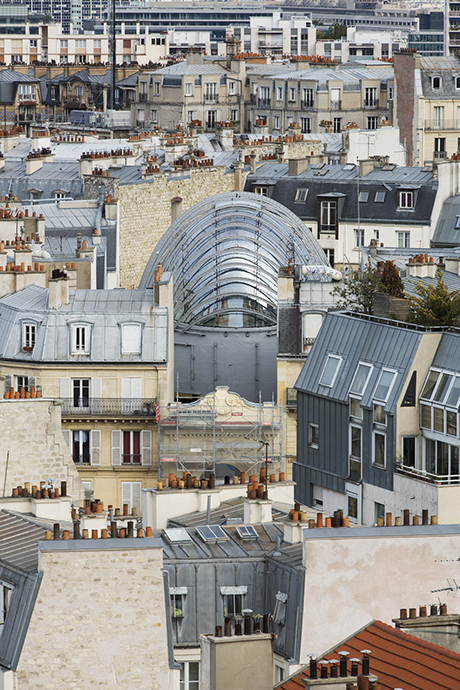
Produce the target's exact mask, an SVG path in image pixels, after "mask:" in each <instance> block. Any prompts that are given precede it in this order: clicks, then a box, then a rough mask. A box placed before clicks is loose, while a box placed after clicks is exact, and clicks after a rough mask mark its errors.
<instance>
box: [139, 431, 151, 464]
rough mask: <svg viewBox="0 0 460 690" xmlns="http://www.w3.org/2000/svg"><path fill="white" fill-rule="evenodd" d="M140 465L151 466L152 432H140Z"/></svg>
mask: <svg viewBox="0 0 460 690" xmlns="http://www.w3.org/2000/svg"><path fill="white" fill-rule="evenodd" d="M141 439H142V464H143V465H151V464H152V432H151V431H142V432H141Z"/></svg>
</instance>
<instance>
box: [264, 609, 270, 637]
mask: <svg viewBox="0 0 460 690" xmlns="http://www.w3.org/2000/svg"><path fill="white" fill-rule="evenodd" d="M262 632H263V633H269V632H270V615H269V614H268V613H264V617H263V619H262Z"/></svg>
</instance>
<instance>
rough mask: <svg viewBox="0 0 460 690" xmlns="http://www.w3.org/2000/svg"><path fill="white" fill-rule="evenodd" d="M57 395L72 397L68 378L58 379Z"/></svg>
mask: <svg viewBox="0 0 460 690" xmlns="http://www.w3.org/2000/svg"><path fill="white" fill-rule="evenodd" d="M59 397H61V398H63V399H67V400H68V399H69V398H71V397H72V393H71V386H70V378H68V379H67V378H66V379H59Z"/></svg>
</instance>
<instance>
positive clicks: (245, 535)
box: [236, 525, 257, 539]
mask: <svg viewBox="0 0 460 690" xmlns="http://www.w3.org/2000/svg"><path fill="white" fill-rule="evenodd" d="M236 531H237V532H238V536H239V537H240V538H241V539H257V532H256V530H255V528H254V527H253V526H252V525H241V526H240V527H237V528H236Z"/></svg>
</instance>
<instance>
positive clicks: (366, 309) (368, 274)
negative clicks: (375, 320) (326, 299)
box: [332, 264, 381, 315]
mask: <svg viewBox="0 0 460 690" xmlns="http://www.w3.org/2000/svg"><path fill="white" fill-rule="evenodd" d="M380 287H381V281H380V274H379V272H378V271H377V270H376V269H374V268H372V266H371V265H370V264H368V265H367V266H366V268H365V269H364V270H359V271H353V272H352V273H350V275H349V276H347V277H346V278H345V279H344V281H343V283H342V285H336V287H335V288H334V290H333V291H332V294H333V295H335V296H336V297H337V298H338V299H337V307H338V308H339V309H350V310H351V311H359V312H362V313H363V314H369V315H372V314H373V313H374V298H375V293H376V292H377V291H378V290H380Z"/></svg>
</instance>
